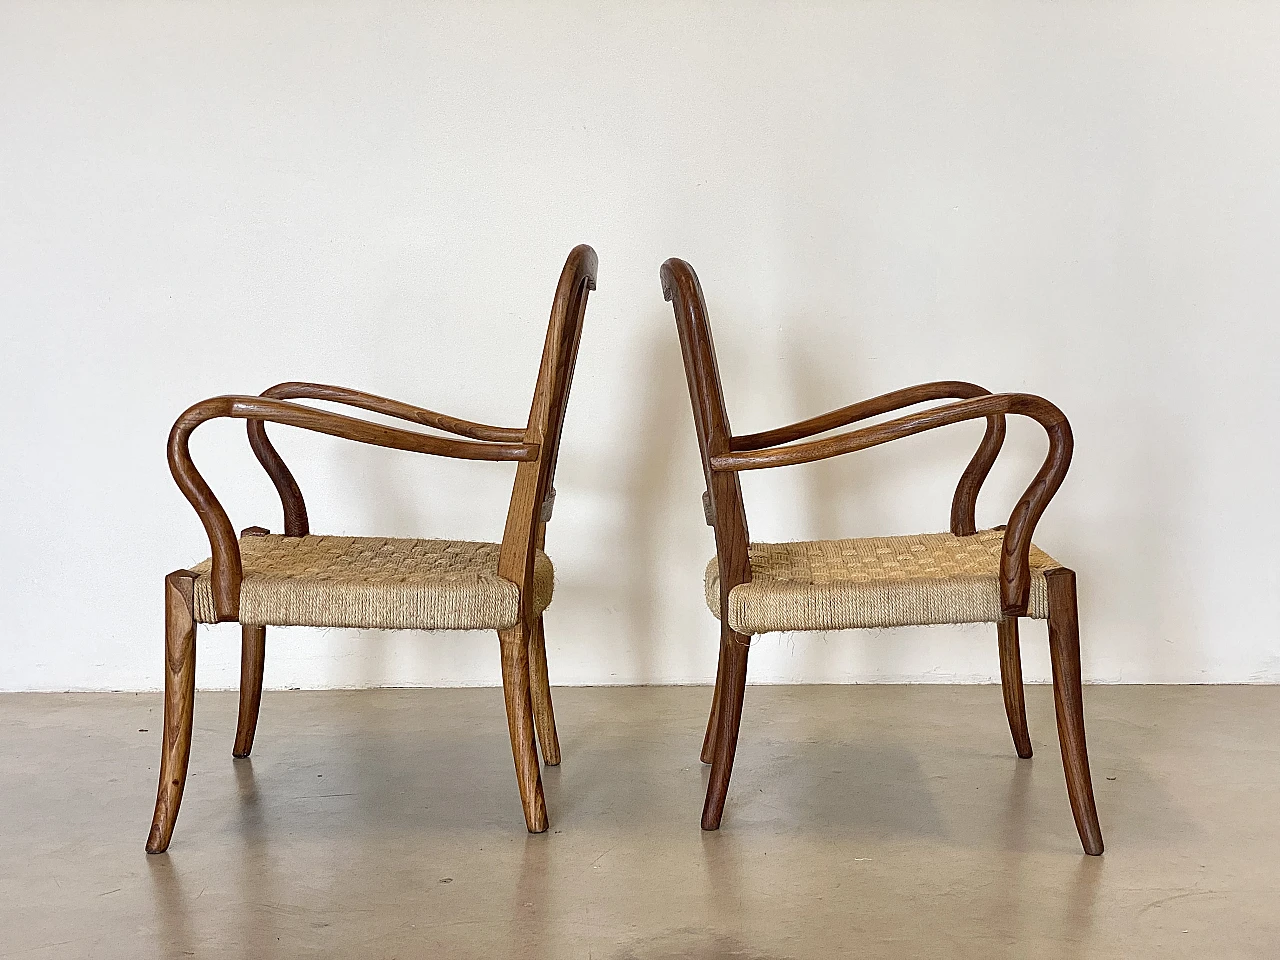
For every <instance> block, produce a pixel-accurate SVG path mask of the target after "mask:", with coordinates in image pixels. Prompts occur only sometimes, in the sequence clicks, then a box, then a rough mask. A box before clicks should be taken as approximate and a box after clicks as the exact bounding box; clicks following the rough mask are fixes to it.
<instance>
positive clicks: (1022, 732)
mask: <svg viewBox="0 0 1280 960" xmlns="http://www.w3.org/2000/svg"><path fill="white" fill-rule="evenodd" d="M996 631H997V633H998V635H999V637H1000V686H1001V687H1002V688H1003V690H1004V712H1005V714H1006V715H1007V716H1008V717H1009V732H1010V733H1012V734H1013V747H1014V749H1015V750H1017V751H1018V756H1020V757H1022V758H1023V759H1024V760H1025V759H1026V758H1027V757H1030V756H1031V733H1030V731H1028V730H1027V704H1026V700H1025V699H1024V697H1023V693H1022V653H1021V651H1020V650H1019V649H1018V618H1017V617H1006V618H1005V619H1003V620H1001V621H1000V622H999V623H997V624H996Z"/></svg>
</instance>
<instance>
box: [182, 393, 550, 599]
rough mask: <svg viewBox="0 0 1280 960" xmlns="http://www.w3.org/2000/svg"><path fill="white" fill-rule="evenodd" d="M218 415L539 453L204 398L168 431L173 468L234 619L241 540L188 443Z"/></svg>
mask: <svg viewBox="0 0 1280 960" xmlns="http://www.w3.org/2000/svg"><path fill="white" fill-rule="evenodd" d="M218 418H231V419H237V420H255V421H258V422H259V423H261V422H263V421H270V422H272V423H283V424H287V425H289V426H293V427H301V428H302V429H304V430H311V431H314V432H316V433H326V434H328V435H329V436H333V437H341V438H343V439H345V440H355V441H358V442H360V443H368V444H372V445H374V446H379V447H389V448H391V449H395V450H408V451H411V452H414V453H430V454H435V455H437V456H445V457H456V458H459V459H463V460H517V461H527V460H536V459H537V458H538V455H539V447H538V445H537V444H527V443H486V442H475V441H464V440H454V439H452V438H450V437H437V436H432V435H429V434H424V433H416V432H414V431H412V430H402V429H400V428H398V427H388V426H383V425H382V424H377V423H369V422H367V421H364V420H357V419H355V418H353V417H347V416H343V415H342V414H338V413H330V412H329V411H327V410H315V409H313V408H311V407H306V406H303V405H302V404H298V403H289V402H286V401H283V400H277V399H274V398H268V397H236V396H228V397H214V398H212V399H210V400H202V401H201V402H200V403H197V404H195V405H194V406H192V407H190V408H189V409H187V411H186V412H185V413H183V414H182V416H180V417H178V419H177V421H176V422H175V423H174V425H173V429H172V430H171V431H170V432H169V470H170V471H171V472H172V474H173V479H174V480H175V481H176V482H177V484H178V488H179V489H180V490H181V491H182V493H183V495H184V496H185V497H186V498H187V500H188V501H190V503H191V505H192V506H193V507H195V510H196V513H197V514H198V515H199V517H200V522H201V523H202V524H203V525H204V529H205V533H207V534H208V536H209V545H210V547H211V548H212V550H213V571H212V574H211V580H212V584H213V602H214V609H215V610H216V611H217V614H218V619H219V620H234V619H236V617H237V616H238V614H239V606H240V581H241V579H242V577H243V568H242V566H241V562H240V545H239V543H238V541H237V540H236V535H235V530H234V528H233V527H232V526H231V521H230V519H229V518H228V517H227V512H226V510H224V509H223V507H222V504H220V503H219V502H218V498H217V497H215V496H214V494H213V490H212V489H210V487H209V484H208V483H206V482H205V479H204V477H202V476H201V475H200V472H199V471H198V470H197V469H196V467H195V464H194V463H193V462H192V460H191V450H190V446H189V441H190V437H191V433H192V431H193V430H195V428H196V427H198V426H199V425H200V424H202V423H204V422H205V421H206V420H214V419H218ZM273 452H274V451H273ZM291 479H292V478H291Z"/></svg>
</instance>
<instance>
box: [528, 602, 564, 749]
mask: <svg viewBox="0 0 1280 960" xmlns="http://www.w3.org/2000/svg"><path fill="white" fill-rule="evenodd" d="M529 685H530V690H531V692H532V694H533V722H534V725H535V726H536V727H537V729H538V743H539V745H541V747H542V762H543V763H545V764H546V765H547V766H549V767H554V766H556V765H557V764H559V763H560V738H559V737H557V736H556V714H555V710H554V709H553V708H552V705H551V680H550V678H549V677H548V676H547V640H546V634H544V633H543V632H542V615H541V614H539V615H538V619H537V622H536V623H534V625H533V631H532V633H531V634H530V637H529Z"/></svg>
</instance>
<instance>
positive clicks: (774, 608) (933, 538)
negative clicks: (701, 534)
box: [706, 530, 1061, 636]
mask: <svg viewBox="0 0 1280 960" xmlns="http://www.w3.org/2000/svg"><path fill="white" fill-rule="evenodd" d="M1003 544H1004V531H1003V530H982V531H979V532H978V533H976V534H974V535H972V536H968V537H957V536H954V535H952V534H950V533H927V534H920V535H917V536H909V537H868V538H864V539H857V540H808V541H800V542H797V543H753V544H751V548H750V557H751V582H750V583H742V584H739V585H738V586H736V587H734V588H733V590H731V591H730V593H729V626H730V627H731V628H732V629H733V630H735V631H736V632H738V633H741V634H744V635H748V636H750V635H752V634H757V633H771V632H774V631H779V630H843V629H847V628H851V627H904V626H916V625H927V624H938V623H995V622H996V621H998V620H999V619H1000V587H999V572H1000V550H1001V548H1002V546H1003ZM1060 566H1061V564H1059V563H1057V562H1056V561H1055V560H1054V559H1053V558H1052V557H1050V556H1049V555H1048V554H1046V553H1045V552H1044V551H1043V550H1040V549H1039V548H1038V547H1035V546H1032V548H1031V598H1030V603H1029V604H1028V605H1027V614H1026V615H1027V616H1028V617H1035V618H1038V619H1042V620H1043V619H1045V618H1047V617H1048V615H1049V592H1048V585H1047V583H1046V581H1045V577H1044V574H1045V571H1046V570H1053V569H1056V568H1057V567H1060ZM706 593H707V606H708V607H710V608H711V612H712V613H714V614H715V615H716V616H717V617H718V616H719V615H720V565H719V562H718V561H717V559H716V558H714V557H713V558H712V560H711V562H710V563H709V564H708V565H707V572H706Z"/></svg>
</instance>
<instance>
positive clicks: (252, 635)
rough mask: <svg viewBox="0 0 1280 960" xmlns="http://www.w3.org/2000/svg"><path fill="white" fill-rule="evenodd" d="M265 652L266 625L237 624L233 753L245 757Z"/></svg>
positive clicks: (250, 743)
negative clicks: (237, 713)
mask: <svg viewBox="0 0 1280 960" xmlns="http://www.w3.org/2000/svg"><path fill="white" fill-rule="evenodd" d="M266 656H267V628H266V627H251V626H249V625H248V624H245V625H243V626H241V628H240V718H239V720H237V721H236V745H235V746H234V747H232V748H231V755H232V756H233V757H247V756H248V755H249V752H250V751H251V750H252V749H253V734H254V732H255V731H256V730H257V729H258V709H259V708H260V707H261V706H262V669H263V667H264V666H265V664H266Z"/></svg>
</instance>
